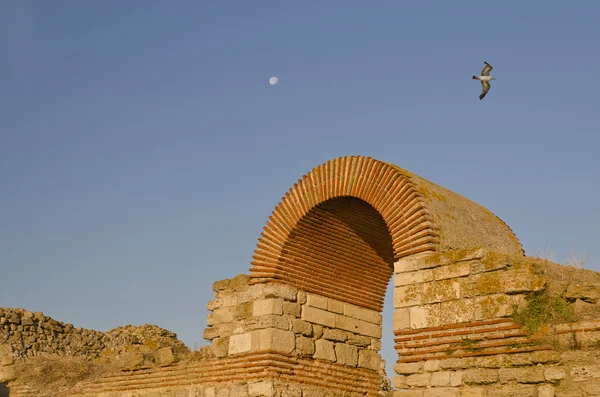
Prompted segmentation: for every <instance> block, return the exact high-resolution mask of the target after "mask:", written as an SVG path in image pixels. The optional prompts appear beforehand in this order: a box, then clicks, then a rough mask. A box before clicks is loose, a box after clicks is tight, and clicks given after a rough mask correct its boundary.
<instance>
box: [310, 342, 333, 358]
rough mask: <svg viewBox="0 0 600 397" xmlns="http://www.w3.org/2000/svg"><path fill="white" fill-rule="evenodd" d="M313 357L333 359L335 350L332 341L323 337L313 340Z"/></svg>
mask: <svg viewBox="0 0 600 397" xmlns="http://www.w3.org/2000/svg"><path fill="white" fill-rule="evenodd" d="M313 358H316V359H320V360H328V361H335V360H336V358H335V350H334V345H333V342H329V341H327V340H324V339H319V340H316V341H315V354H314V355H313Z"/></svg>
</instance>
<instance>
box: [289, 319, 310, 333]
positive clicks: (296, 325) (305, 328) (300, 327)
mask: <svg viewBox="0 0 600 397" xmlns="http://www.w3.org/2000/svg"><path fill="white" fill-rule="evenodd" d="M292 332H293V333H295V334H301V335H304V336H313V327H312V325H311V324H310V323H309V322H308V321H304V320H298V319H294V320H292Z"/></svg>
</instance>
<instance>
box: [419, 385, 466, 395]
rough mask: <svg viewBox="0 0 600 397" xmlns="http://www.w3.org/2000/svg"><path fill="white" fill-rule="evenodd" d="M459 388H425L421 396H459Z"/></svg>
mask: <svg viewBox="0 0 600 397" xmlns="http://www.w3.org/2000/svg"><path fill="white" fill-rule="evenodd" d="M459 396H460V390H458V389H454V388H450V387H441V388H435V389H427V390H425V393H423V397H459Z"/></svg>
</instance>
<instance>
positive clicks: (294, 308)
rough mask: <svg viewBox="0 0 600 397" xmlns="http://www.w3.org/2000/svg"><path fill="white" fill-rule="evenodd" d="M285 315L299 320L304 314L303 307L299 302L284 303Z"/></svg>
mask: <svg viewBox="0 0 600 397" xmlns="http://www.w3.org/2000/svg"><path fill="white" fill-rule="evenodd" d="M283 314H288V315H290V316H293V317H296V318H299V317H300V315H301V314H302V305H300V304H299V303H298V302H287V301H284V302H283Z"/></svg>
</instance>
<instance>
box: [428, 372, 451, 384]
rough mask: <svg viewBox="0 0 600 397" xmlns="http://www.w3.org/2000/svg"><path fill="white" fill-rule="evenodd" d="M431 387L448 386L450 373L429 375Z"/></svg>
mask: <svg viewBox="0 0 600 397" xmlns="http://www.w3.org/2000/svg"><path fill="white" fill-rule="evenodd" d="M431 386H432V387H445V386H450V372H434V373H433V374H431Z"/></svg>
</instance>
